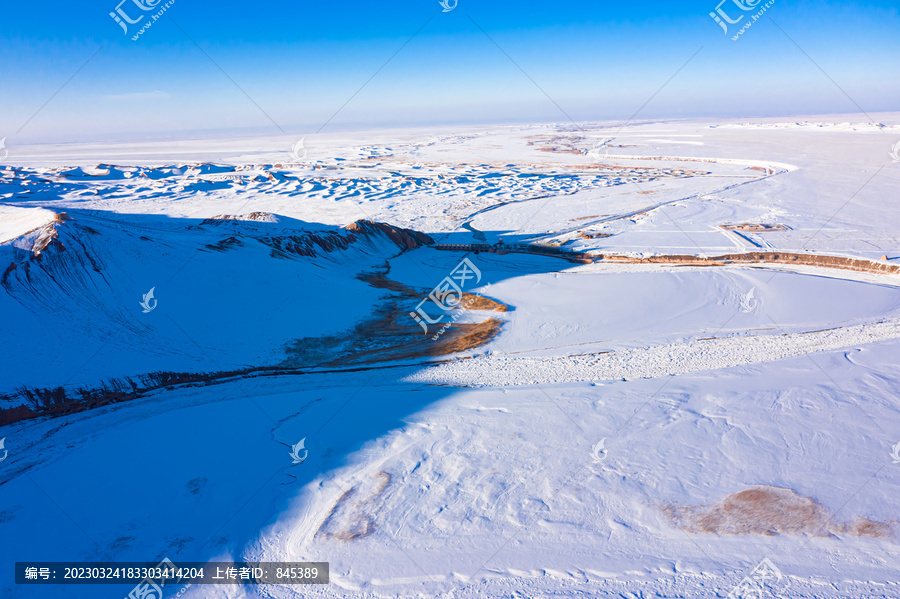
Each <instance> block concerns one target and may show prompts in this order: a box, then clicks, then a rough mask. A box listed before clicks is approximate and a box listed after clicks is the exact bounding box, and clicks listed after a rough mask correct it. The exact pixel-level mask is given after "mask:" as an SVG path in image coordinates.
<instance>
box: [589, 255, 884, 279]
mask: <svg viewBox="0 0 900 599" xmlns="http://www.w3.org/2000/svg"><path fill="white" fill-rule="evenodd" d="M592 257H593V258H594V259H595V261H597V260H602V261H607V262H622V263H627V264H680V265H685V266H724V265H726V264H754V263H756V264H758V263H769V264H791V265H803V266H823V267H826V268H840V269H843V270H853V271H858V272H869V273H875V274H897V273H900V266H898V265H896V264H884V263H881V262H876V261H874V260H866V259H865V258H847V257H844V256H826V255H822V254H797V253H791V252H747V253H744V254H723V255H721V256H713V257H704V256H693V255H690V254H661V255H658V256H648V257H645V258H635V257H632V256H623V255H618V254H599V255H598V254H592Z"/></svg>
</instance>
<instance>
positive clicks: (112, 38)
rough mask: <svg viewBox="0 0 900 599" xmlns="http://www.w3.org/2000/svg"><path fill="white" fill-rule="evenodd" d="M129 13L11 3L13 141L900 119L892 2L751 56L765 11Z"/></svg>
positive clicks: (127, 6) (837, 12)
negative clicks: (804, 117) (866, 115)
mask: <svg viewBox="0 0 900 599" xmlns="http://www.w3.org/2000/svg"><path fill="white" fill-rule="evenodd" d="M118 1H119V0H109V1H106V0H103V1H96V0H91V1H86V2H77V3H73V2H68V3H59V2H38V3H33V4H26V3H9V4H7V5H6V6H5V7H4V18H3V21H2V23H0V51H2V61H0V106H2V107H3V110H2V111H0V113H2V114H0V137H3V136H8V138H9V141H8V143H9V144H12V143H15V142H19V143H25V142H29V141H89V140H95V139H143V138H156V137H165V136H174V137H178V136H181V137H191V136H202V135H207V134H212V133H216V132H218V133H222V132H231V133H235V134H248V135H249V134H267V133H271V134H279V133H281V131H282V130H283V131H285V132H287V133H289V134H303V133H310V132H314V131H316V130H318V129H319V128H320V127H321V126H322V125H323V124H324V123H325V122H326V121H328V119H329V118H330V117H332V115H333V114H334V113H335V112H336V111H338V110H339V109H341V107H342V106H344V105H345V103H346V105H345V106H344V108H343V109H342V110H340V112H338V114H337V116H335V117H334V119H333V120H332V121H331V122H330V123H329V124H328V125H327V126H326V128H325V131H329V130H339V129H348V128H350V129H360V128H370V127H381V126H390V125H427V124H445V123H491V122H509V121H529V120H531V121H565V120H567V117H566V114H568V115H570V116H571V117H572V118H573V119H575V120H577V121H581V120H608V119H627V118H629V117H631V115H632V114H634V113H635V111H637V110H638V109H639V108H641V106H643V105H644V104H645V103H646V106H645V107H644V108H643V110H641V112H640V113H639V114H638V118H669V117H674V118H681V117H703V116H709V117H719V116H728V117H752V116H778V115H797V114H816V113H826V112H832V113H834V112H841V113H849V112H858V111H859V109H858V108H857V107H856V105H855V104H854V102H855V103H856V104H859V106H861V107H862V108H863V109H865V110H866V111H867V112H878V111H892V110H900V60H898V58H900V39H898V38H900V36H898V35H897V32H898V31H900V14H898V8H897V7H896V6H893V7H888V6H885V4H886V3H875V2H857V3H852V4H850V3H837V2H788V1H787V0H775V2H774V4H773V5H772V6H771V7H770V8H768V10H767V12H766V16H764V17H763V18H761V19H760V20H758V21H757V22H755V23H754V24H753V26H752V27H751V28H750V29H749V30H747V31H746V32H745V33H744V34H743V35H742V36H741V37H740V38H739V39H738V41H732V40H731V39H730V38H731V34H732V33H736V32H737V29H738V27H739V26H740V25H743V24H744V23H746V22H748V21H749V15H752V14H753V13H754V12H756V10H758V9H760V8H761V7H762V5H763V4H765V2H760V3H759V6H757V8H756V9H754V10H751V11H750V12H742V11H741V10H740V9H739V8H737V7H736V5H734V4H732V2H734V1H735V0H727V2H726V4H724V5H723V10H725V11H726V12H727V13H728V14H730V15H731V16H732V18H736V17H737V16H738V15H742V14H743V15H745V18H744V19H743V20H742V22H741V23H739V24H738V25H732V26H731V28H732V29H731V31H730V33H729V35H728V36H726V35H724V34H723V32H722V30H721V29H720V28H719V26H718V25H717V24H716V23H715V22H714V21H713V20H712V19H711V18H710V16H709V13H710V12H711V11H713V10H714V9H715V8H716V5H717V1H716V0H709V1H706V0H703V1H687V2H666V3H662V2H638V3H621V2H540V3H537V2H514V1H510V0H494V1H490V2H488V1H481V0H459V3H458V5H457V7H456V8H455V9H454V10H452V11H450V12H446V13H444V12H442V10H441V7H440V6H439V4H438V1H437V0H417V1H415V2H412V1H409V2H374V1H373V2H332V3H323V2H309V1H305V0H300V1H297V2H285V3H265V4H263V3H256V2H236V1H232V0H223V1H220V2H203V3H201V2H195V1H192V0H175V2H174V4H172V5H171V6H170V7H169V8H168V9H167V10H166V13H165V15H164V16H162V17H161V18H160V19H159V20H158V21H157V22H155V23H154V24H153V26H152V27H151V28H149V29H148V30H146V31H145V32H144V33H143V34H142V35H141V37H140V38H138V39H137V40H136V41H133V40H132V39H131V37H132V35H133V34H135V33H137V31H138V28H139V27H140V25H143V24H144V23H146V22H147V21H149V16H148V15H151V14H153V13H154V12H155V11H150V12H142V11H141V10H140V9H139V8H138V7H137V6H136V4H134V2H135V1H144V2H150V3H152V2H155V1H156V0H126V2H125V3H124V4H122V5H121V6H122V9H123V10H124V11H125V13H126V14H128V15H129V16H130V17H131V18H133V19H134V18H137V17H138V16H140V15H144V16H145V18H144V19H142V22H139V23H138V24H137V25H131V26H130V27H131V29H130V32H129V35H127V36H126V35H124V34H123V32H122V29H121V28H120V27H119V25H117V24H116V23H115V21H114V20H113V19H112V18H111V17H110V16H109V13H110V12H112V11H113V10H115V8H116V6H117V4H118ZM752 1H753V0H751V2H752ZM164 4H165V0H163V1H161V2H160V3H159V4H158V5H157V7H156V9H155V10H160V9H161V8H162V6H163V5H164ZM769 17H771V20H770V19H769ZM429 19H430V20H429ZM773 21H774V22H773ZM176 23H177V25H176ZM426 23H427V24H426ZM776 23H777V25H778V26H780V27H781V28H782V29H784V31H785V32H786V33H787V35H789V36H790V37H791V38H793V40H794V41H795V42H796V44H797V45H795V44H794V43H793V42H792V41H791V40H790V39H789V38H788V37H787V35H785V33H782V31H781V30H779V28H778V26H776ZM179 26H180V29H179ZM423 26H424V27H423ZM479 27H480V28H481V29H483V30H484V32H486V33H487V35H489V36H490V38H492V39H493V40H494V42H496V45H495V44H494V42H492V41H491V40H490V39H489V38H488V37H487V36H486V35H485V33H483V32H482V31H481V30H479ZM420 28H421V31H420V32H419V33H418V34H417V35H415V36H414V37H412V36H413V34H415V32H416V31H417V30H419V29H420ZM182 30H183V31H182ZM411 37H412V39H410V38H411ZM191 40H193V41H191ZM194 42H196V44H195V43H194ZM404 44H406V46H405V47H403V49H402V50H400V51H399V53H397V54H396V56H395V57H394V58H393V60H391V61H390V62H389V63H388V64H387V65H386V66H383V65H384V63H385V62H386V61H388V59H389V58H390V57H391V56H392V55H394V54H395V52H397V50H398V49H400V48H401V46H403V45H404ZM798 45H799V48H798ZM198 46H199V48H198ZM498 46H499V48H498ZM801 48H802V50H801ZM201 49H202V50H201ZM501 49H502V51H501ZM698 50H699V52H698ZM504 52H505V54H504ZM804 52H805V53H806V54H808V55H809V57H807V56H806V54H804ZM695 53H696V54H695ZM507 55H508V56H509V57H507ZM91 56H93V59H91V60H90V61H88V59H90V58H91ZM692 56H694V58H693V59H691V57H692ZM511 59H512V60H511ZM689 59H690V60H689ZM811 59H812V60H811ZM513 61H515V64H514V63H513ZM813 61H815V63H816V64H818V65H819V67H821V69H822V70H820V69H819V68H818V67H817V66H816V64H814V62H813ZM85 63H87V64H85ZM685 63H687V64H685ZM217 65H218V66H217ZM516 65H518V67H517V66H516ZM382 66H383V68H382V70H381V71H380V72H378V70H379V68H381V67H382ZM220 67H221V68H220ZM519 67H521V70H520V69H519ZM79 69H81V70H80V71H79ZM679 69H681V70H680V71H679ZM823 70H824V71H825V73H823V72H822V71H823ZM76 71H78V73H77V75H75V76H74V77H73V74H74V73H76ZM523 71H524V73H523ZM376 72H377V74H376ZM676 72H678V74H677V75H675V76H674V77H672V76H673V75H674V74H675V73H676ZM826 73H827V76H826ZM526 74H527V76H526ZM373 75H374V77H373ZM70 77H71V80H70V81H69V82H68V84H66V85H65V86H63V84H64V83H66V81H67V80H69V78H70ZM670 77H671V78H672V79H671V81H670V82H669V83H668V84H666V85H665V86H664V84H665V83H666V81H667V80H669V78H670ZM829 77H830V78H831V79H833V80H834V82H832V81H831V80H830V79H829ZM370 78H371V80H370ZM368 80H370V81H369V83H368V84H367V85H365V87H363V88H362V89H361V90H360V87H361V86H363V84H364V83H366V81H368ZM532 80H534V82H532ZM535 83H537V85H538V86H540V89H539V88H538V87H537V86H536V85H535ZM835 83H836V84H837V86H840V88H842V89H843V90H844V92H846V94H847V95H845V94H844V93H842V91H841V89H839V88H838V87H837V86H836V85H835ZM238 86H239V87H240V89H239V87H238ZM661 87H662V89H661V91H659V93H657V94H656V95H655V96H654V94H655V93H656V92H657V91H658V90H660V88H661ZM60 88H61V89H60ZM241 89H242V90H244V92H246V95H245V93H243V92H242V91H241ZM541 90H543V91H544V92H546V95H545V94H544V93H543V92H542V91H541ZM57 92H58V93H57ZM357 92H358V93H357ZM54 93H56V95H55V96H54ZM355 93H356V95H355V96H354V94H355ZM848 95H849V96H850V98H852V100H853V101H851V100H850V99H848V97H847V96H848ZM248 96H249V98H248ZM547 96H550V98H552V101H551V100H550V99H548V97H547ZM51 97H52V99H50V98H51ZM351 97H352V100H351V99H350V98H351ZM651 97H652V99H651ZM48 99H50V100H49V102H48ZM251 99H252V100H251ZM348 100H350V101H349V102H348ZM648 100H649V102H648ZM45 102H46V105H45V106H44V107H43V108H41V106H42V105H44V103H45ZM557 104H558V106H559V107H557ZM257 105H258V106H257ZM39 109H40V110H39ZM561 109H562V110H561ZM563 111H564V112H565V113H566V114H564V113H563ZM35 113H37V114H36V116H34V117H33V118H32V119H31V120H30V121H29V118H31V117H32V115H35ZM267 115H268V116H267ZM269 117H271V120H270V118H269ZM272 121H274V123H273V122H272ZM26 122H27V124H25V123H26ZM23 125H24V126H23Z"/></svg>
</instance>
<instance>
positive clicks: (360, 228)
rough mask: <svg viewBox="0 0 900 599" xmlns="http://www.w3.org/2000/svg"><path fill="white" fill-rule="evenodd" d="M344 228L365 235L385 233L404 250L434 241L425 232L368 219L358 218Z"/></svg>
mask: <svg viewBox="0 0 900 599" xmlns="http://www.w3.org/2000/svg"><path fill="white" fill-rule="evenodd" d="M346 229H347V230H348V231H351V232H353V233H358V234H360V235H366V236H368V235H376V234H379V233H381V234H384V235H387V236H388V238H389V239H390V240H391V241H393V242H394V243H396V244H397V245H398V246H400V247H401V248H403V249H405V250H414V249H416V248H420V247H422V246H424V245H431V244H433V243H434V239H432V238H431V237H429V236H428V235H426V234H425V233H420V232H418V231H413V230H412V229H404V228H401V227H394V226H392V225H389V224H387V223H378V222H373V221H370V220H358V221H356V222H355V223H350V224H349V225H347V226H346Z"/></svg>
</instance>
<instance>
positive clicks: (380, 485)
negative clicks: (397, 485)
mask: <svg viewBox="0 0 900 599" xmlns="http://www.w3.org/2000/svg"><path fill="white" fill-rule="evenodd" d="M390 484H391V475H390V474H388V473H387V472H384V471H382V472H379V473H378V474H376V475H375V479H374V480H371V481H366V482H362V483H360V484H358V485H356V486H355V487H353V488H351V489H350V490H349V491H347V492H346V493H344V494H343V495H341V497H340V498H339V499H338V500H337V502H336V503H335V504H334V507H332V508H331V511H330V512H329V513H328V516H326V517H325V521H324V522H322V525H321V526H319V530H317V531H316V534H315V536H317V537H320V536H321V537H325V538H328V539H336V540H338V541H343V542H348V541H353V540H356V539H362V538H365V537H367V536H369V535H371V534H372V533H373V532H375V515H376V513H377V511H378V507H379V506H380V504H381V503H383V501H382V499H383V495H384V493H385V490H387V488H388V485H390Z"/></svg>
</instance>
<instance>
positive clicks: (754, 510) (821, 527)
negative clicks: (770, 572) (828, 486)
mask: <svg viewBox="0 0 900 599" xmlns="http://www.w3.org/2000/svg"><path fill="white" fill-rule="evenodd" d="M662 511H663V514H665V516H666V518H668V519H669V521H670V522H671V523H672V524H673V526H675V527H677V528H680V529H682V530H685V531H687V532H689V533H692V534H715V535H764V536H777V535H811V536H816V537H830V536H836V535H850V536H857V537H870V538H880V539H884V538H892V537H893V536H894V532H895V531H894V529H895V527H896V525H897V524H898V523H897V522H888V523H884V522H876V521H873V520H870V519H868V518H855V519H854V520H853V521H851V522H846V523H840V522H836V521H835V517H834V515H833V514H832V513H831V511H830V510H829V509H828V508H826V507H825V506H823V505H821V504H820V503H818V502H817V501H816V500H815V499H812V498H809V497H804V496H802V495H798V494H797V493H795V492H794V491H791V490H790V489H782V488H779V487H770V486H758V487H753V488H751V489H746V490H744V491H740V492H738V493H734V494H732V495H729V496H727V497H726V498H725V499H723V500H722V501H720V502H719V503H717V504H715V505H711V506H709V505H701V506H676V505H668V506H666V507H664V508H663V510H662Z"/></svg>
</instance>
